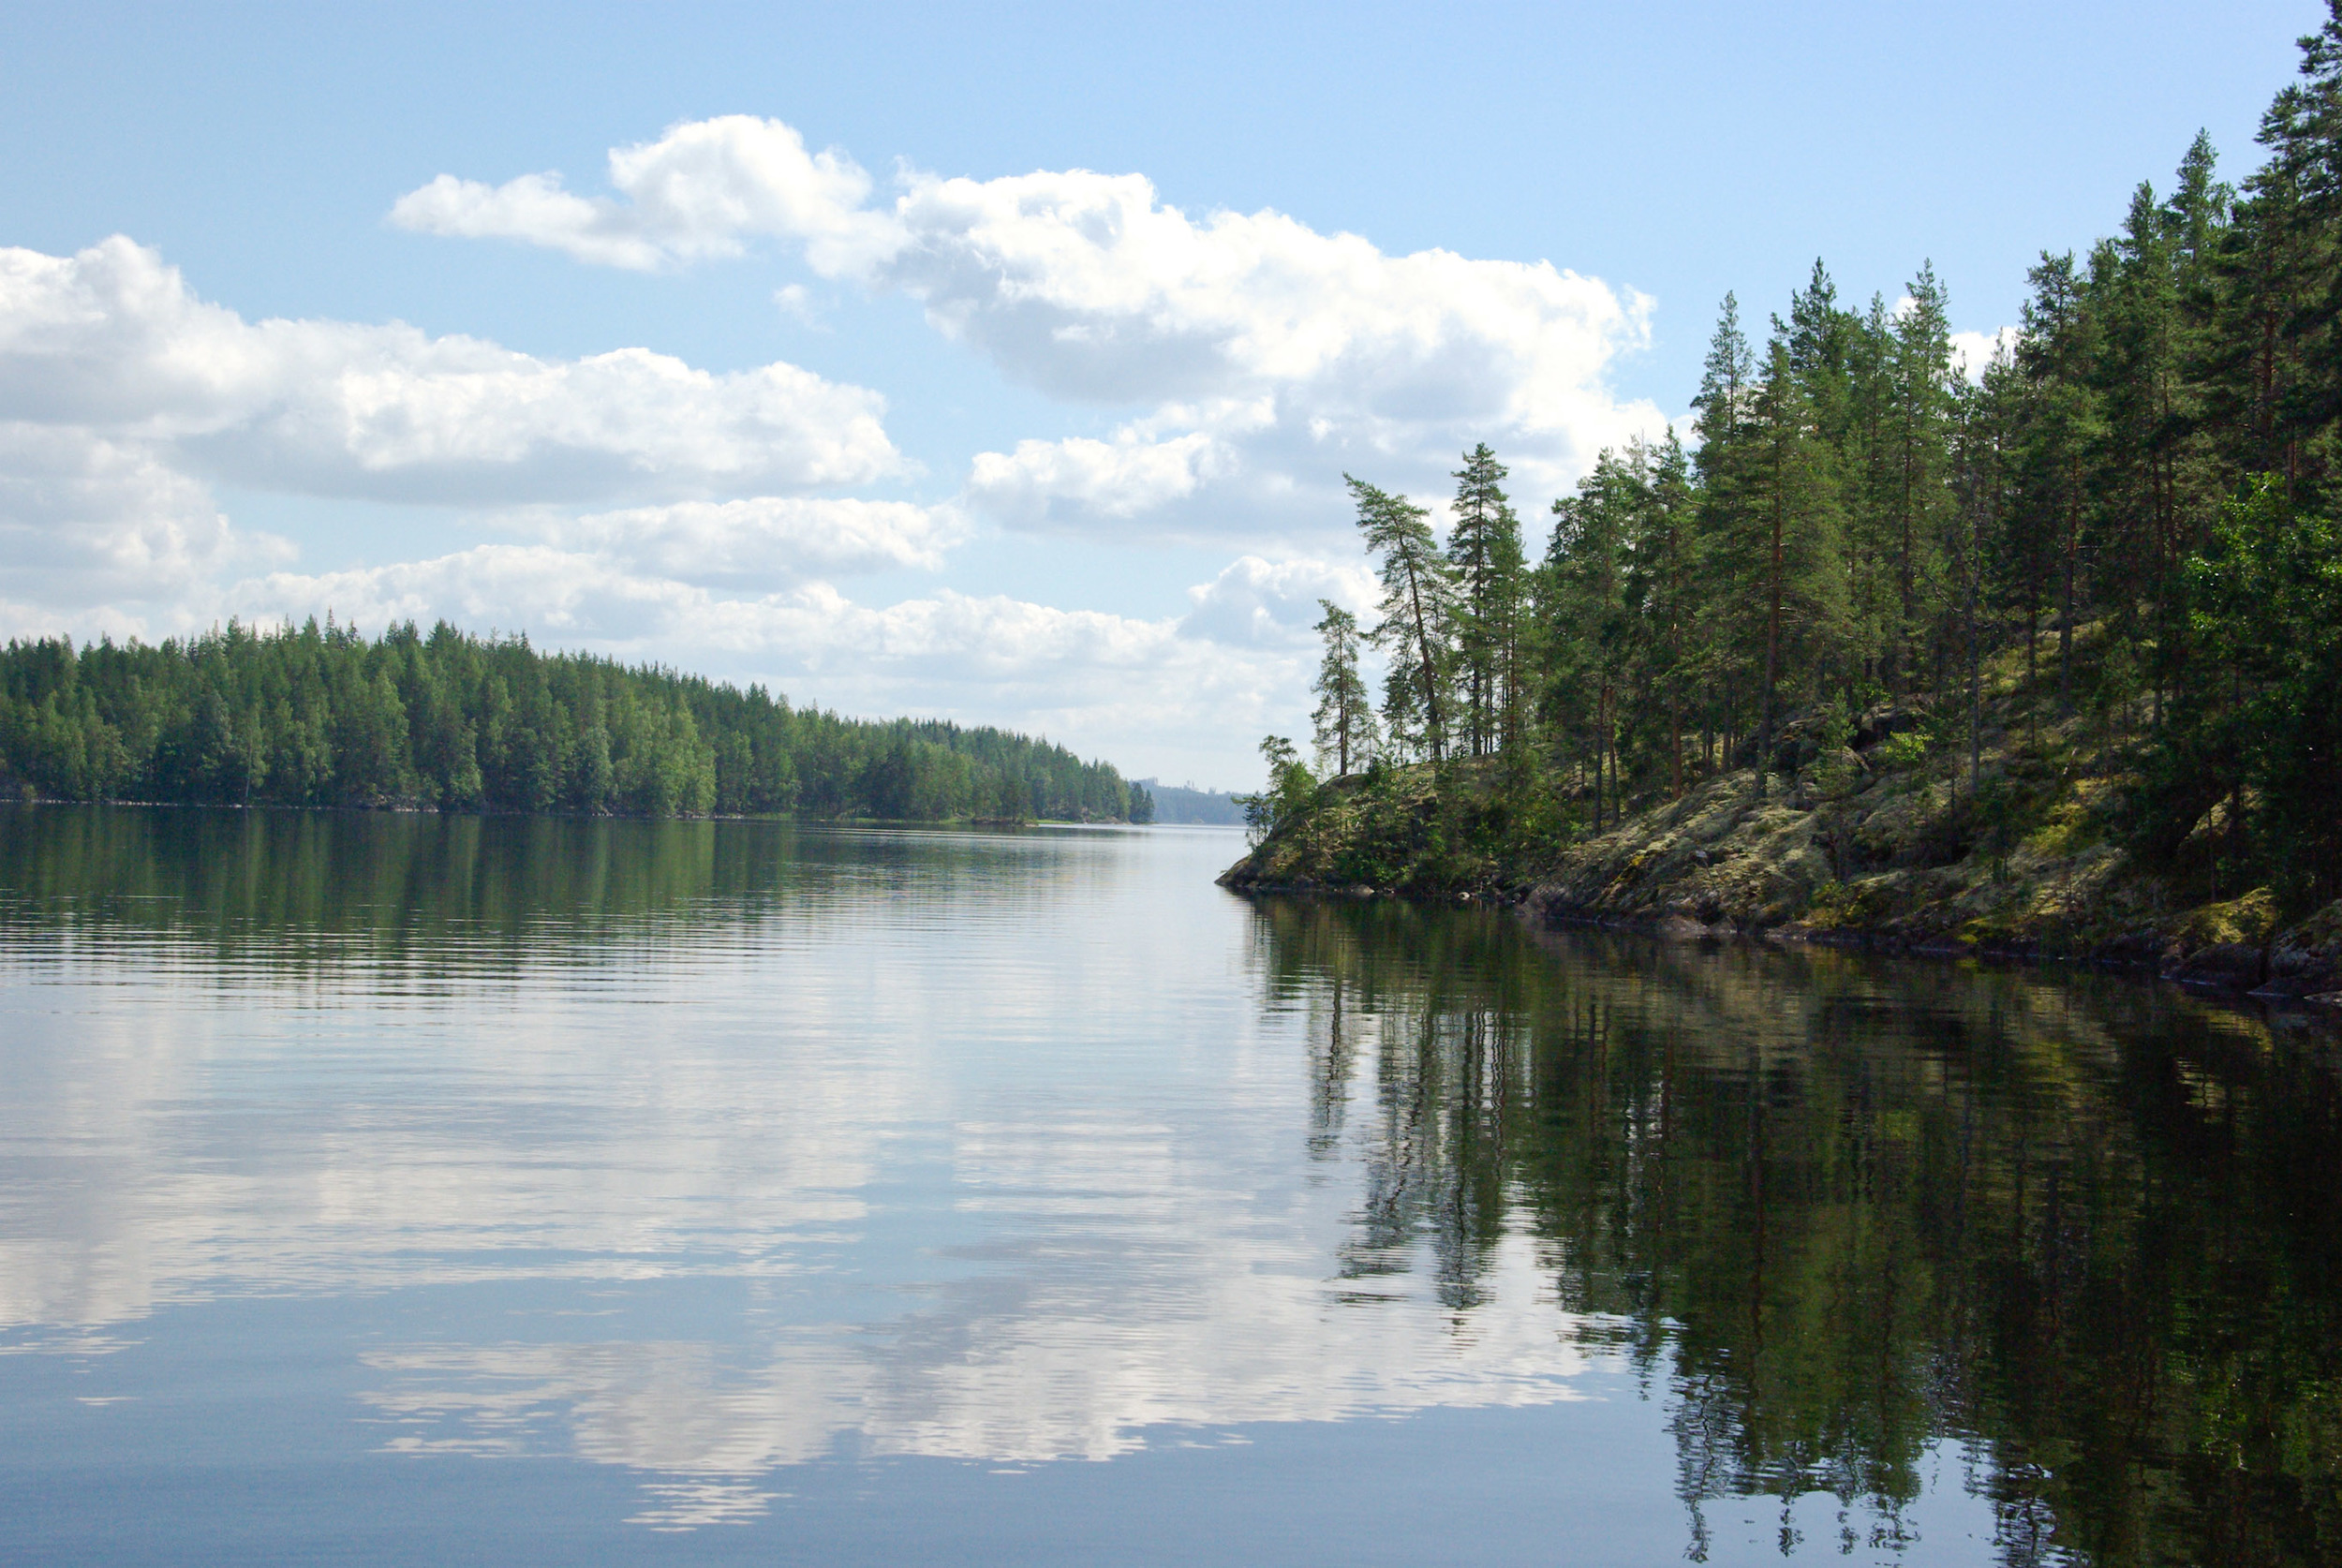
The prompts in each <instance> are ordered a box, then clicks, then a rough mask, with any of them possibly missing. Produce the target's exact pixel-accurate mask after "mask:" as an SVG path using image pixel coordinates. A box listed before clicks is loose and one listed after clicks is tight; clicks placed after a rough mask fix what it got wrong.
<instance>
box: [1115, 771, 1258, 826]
mask: <svg viewBox="0 0 2342 1568" xmlns="http://www.w3.org/2000/svg"><path fill="white" fill-rule="evenodd" d="M1137 783H1138V784H1139V786H1140V787H1141V788H1143V789H1144V790H1145V791H1147V792H1148V793H1149V794H1150V795H1152V796H1154V799H1155V821H1158V822H1175V823H1184V824H1187V825H1190V826H1202V827H1242V826H1243V825H1244V807H1243V806H1240V805H1238V803H1237V798H1236V796H1235V795H1233V794H1224V793H1223V792H1221V791H1218V790H1193V789H1189V788H1188V787H1186V786H1185V785H1180V784H1164V783H1161V782H1159V781H1157V780H1155V779H1152V778H1142V779H1139V780H1137Z"/></svg>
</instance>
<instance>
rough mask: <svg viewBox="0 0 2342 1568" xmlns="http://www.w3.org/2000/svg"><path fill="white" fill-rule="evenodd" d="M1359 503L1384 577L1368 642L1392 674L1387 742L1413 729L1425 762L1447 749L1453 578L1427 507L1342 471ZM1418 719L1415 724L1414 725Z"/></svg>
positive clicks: (1368, 542) (1364, 527)
mask: <svg viewBox="0 0 2342 1568" xmlns="http://www.w3.org/2000/svg"><path fill="white" fill-rule="evenodd" d="M1342 478H1343V480H1344V481H1347V482H1348V484H1349V486H1350V495H1351V497H1352V498H1353V499H1354V500H1356V503H1357V508H1358V528H1359V530H1360V532H1362V533H1364V534H1365V536H1366V547H1367V550H1368V552H1369V553H1370V554H1371V555H1372V556H1373V557H1374V562H1375V567H1376V570H1377V571H1378V572H1379V573H1380V575H1381V577H1382V580H1383V602H1382V606H1381V608H1382V619H1381V621H1380V622H1379V623H1377V624H1376V626H1375V628H1374V631H1373V634H1372V635H1373V639H1374V642H1375V643H1377V644H1378V645H1379V646H1381V647H1384V648H1386V649H1387V650H1389V653H1390V658H1391V668H1392V675H1393V678H1392V680H1391V682H1390V683H1389V685H1390V691H1389V695H1388V698H1387V700H1386V704H1385V710H1386V712H1385V717H1386V721H1387V731H1388V733H1389V734H1390V737H1391V739H1392V740H1393V741H1394V742H1397V741H1401V739H1403V738H1407V737H1410V736H1411V735H1414V734H1419V735H1420V736H1421V741H1422V747H1421V748H1422V749H1423V750H1424V751H1425V752H1427V753H1428V754H1429V755H1430V759H1431V761H1433V762H1439V761H1441V760H1443V759H1444V758H1445V755H1446V744H1447V719H1448V716H1449V704H1448V702H1447V693H1446V691H1445V686H1446V684H1447V673H1448V669H1449V666H1450V664H1451V663H1452V656H1451V653H1450V643H1451V639H1452V637H1453V628H1454V626H1455V622H1456V583H1455V578H1454V575H1453V573H1452V572H1451V570H1450V569H1449V566H1448V561H1447V557H1446V555H1444V554H1443V553H1442V552H1441V550H1440V547H1439V541H1438V540H1436V539H1434V538H1433V537H1432V535H1431V525H1430V511H1429V510H1426V509H1425V508H1422V507H1419V506H1416V505H1415V504H1414V503H1412V502H1411V501H1409V500H1408V499H1407V498H1406V497H1405V496H1390V495H1386V494H1385V493H1384V492H1382V491H1380V490H1377V489H1375V488H1374V487H1373V486H1372V485H1371V484H1369V483H1367V482H1366V481H1364V480H1359V479H1352V478H1351V477H1350V476H1349V475H1347V474H1344V475H1343V476H1342ZM1418 722H1419V724H1420V726H1421V728H1420V730H1419V731H1418V730H1417V729H1416V725H1417V723H1418Z"/></svg>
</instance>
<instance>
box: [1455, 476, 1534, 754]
mask: <svg viewBox="0 0 2342 1568" xmlns="http://www.w3.org/2000/svg"><path fill="white" fill-rule="evenodd" d="M1454 478H1455V480H1456V504H1455V510H1454V512H1453V514H1452V515H1453V519H1454V522H1453V525H1452V526H1451V527H1450V529H1449V530H1448V538H1447V558H1448V563H1449V566H1450V568H1451V570H1452V571H1453V574H1454V576H1455V580H1456V583H1457V586H1458V589H1459V604H1458V614H1457V617H1456V662H1457V665H1458V676H1459V679H1460V684H1461V686H1462V692H1461V695H1462V698H1463V703H1464V712H1463V726H1464V737H1463V739H1464V743H1465V744H1466V745H1467V746H1468V747H1470V749H1471V752H1472V754H1473V755H1474V756H1475V757H1476V756H1486V755H1487V754H1488V753H1489V752H1490V751H1493V750H1496V749H1498V748H1499V747H1503V746H1504V745H1505V744H1507V742H1508V741H1509V740H1511V739H1512V738H1514V736H1515V734H1516V732H1517V730H1518V723H1517V717H1516V716H1517V714H1518V709H1519V701H1518V694H1517V693H1516V692H1515V691H1514V690H1513V684H1514V681H1515V679H1516V677H1517V673H1518V671H1517V665H1518V662H1519V643H1520V628H1519V621H1520V614H1521V597H1522V591H1523V583H1522V558H1521V549H1520V520H1519V518H1518V517H1516V516H1514V514H1513V509H1512V503H1511V502H1510V501H1509V500H1508V499H1507V498H1506V497H1505V492H1504V489H1503V484H1504V481H1505V466H1504V465H1503V464H1501V463H1499V462H1497V461H1496V454H1495V453H1494V452H1492V451H1490V450H1489V448H1488V446H1487V444H1486V443H1482V444H1481V445H1479V446H1476V447H1475V448H1474V449H1473V450H1472V451H1468V452H1466V453H1465V454H1464V466H1462V467H1461V468H1460V469H1459V470H1457V472H1456V474H1455V475H1454Z"/></svg>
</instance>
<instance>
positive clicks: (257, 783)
mask: <svg viewBox="0 0 2342 1568" xmlns="http://www.w3.org/2000/svg"><path fill="white" fill-rule="evenodd" d="M0 780H6V781H8V782H10V783H11V784H13V785H14V786H16V787H17V788H22V787H24V786H29V787H30V788H31V789H32V790H33V791H35V792H37V793H38V794H42V795H47V796H49V797H51V798H53V799H65V800H154V801H175V802H188V803H214V804H236V805H254V804H266V805H280V806H422V807H436V808H437V809H440V810H451V811H466V810H494V811H565V812H573V813H579V814H583V815H589V816H590V815H601V814H611V815H623V816H640V817H673V816H696V815H704V814H706V813H709V812H721V813H726V814H742V813H752V812H778V811H796V812H800V813H804V814H808V815H814V816H823V817H841V816H844V817H853V816H867V817H884V818H895V819H907V820H920V821H932V820H940V819H942V818H948V817H969V816H976V817H1002V818H1015V819H1025V818H1034V817H1055V818H1069V819H1070V818H1079V819H1085V820H1107V821H1121V820H1125V819H1128V820H1131V821H1144V820H1146V817H1147V816H1149V815H1151V810H1152V803H1151V802H1150V801H1148V800H1146V798H1145V792H1144V791H1136V792H1135V793H1134V791H1132V789H1131V787H1130V786H1129V785H1127V784H1125V783H1124V782H1123V780H1122V779H1121V777H1119V775H1118V774H1117V773H1116V772H1115V771H1114V769H1112V768H1111V767H1108V766H1106V765H1105V764H1104V763H1103V762H1081V761H1080V760H1079V759H1078V758H1076V757H1075V756H1074V755H1073V754H1072V753H1071V752H1069V751H1067V750H1065V749H1064V748H1063V747H1055V746H1050V745H1048V744H1047V743H1046V742H1041V741H1033V740H1029V739H1027V738H1026V737H1024V736H1022V735H1012V734H1007V733H1004V732H1001V731H998V730H962V729H960V728H959V727H958V726H956V725H954V724H946V723H941V722H933V721H928V722H918V721H912V720H909V719H897V720H896V721H894V722H892V723H868V722H863V721H859V720H853V719H846V718H840V717H837V715H836V714H829V713H822V712H819V711H816V710H813V709H793V708H792V707H791V706H790V705H789V703H788V702H787V701H786V700H785V699H783V698H779V697H777V696H774V695H772V694H770V693H768V692H766V691H765V690H764V689H763V688H761V687H754V686H752V687H749V688H748V689H747V690H745V691H743V690H741V689H739V688H734V687H730V686H719V685H716V684H714V683H712V682H709V681H706V680H702V679H699V678H697V677H694V676H688V675H682V674H678V673H674V672H673V671H669V670H664V669H660V668H656V667H650V668H637V669H625V668H622V667H620V666H618V665H616V664H615V663H612V662H610V661H609V660H606V659H598V658H588V657H586V656H583V655H574V654H554V655H545V654H540V653H538V652H537V651H536V650H535V649H533V648H532V647H530V646H529V644H528V642H527V640H526V638H518V637H515V638H508V639H502V640H493V639H491V640H483V639H480V638H476V637H471V636H467V635H466V634H464V633H462V632H459V631H457V630H456V629H453V628H452V627H450V626H447V625H445V624H444V623H442V624H441V625H439V626H437V627H435V628H433V629H432V630H431V632H430V633H429V634H428V635H427V636H426V635H423V634H422V633H420V632H419V631H418V630H417V629H416V628H415V627H413V626H412V625H407V626H398V627H393V628H392V629H390V630H388V631H386V632H385V633H383V635H382V636H381V637H380V638H379V639H377V640H374V641H368V640H367V639H365V638H363V637H361V636H360V635H359V634H358V633H357V632H356V631H354V630H352V629H348V628H347V627H336V626H334V625H332V624H331V623H329V624H327V625H326V626H325V627H323V628H319V626H318V624H317V623H316V622H315V621H311V622H309V623H308V624H307V625H305V626H303V627H300V628H293V627H286V628H284V629H280V630H276V631H265V632H263V631H255V630H252V629H247V628H244V627H240V626H237V625H235V624H233V623H230V626H229V627H228V629H226V630H224V631H216V632H213V633H211V634H209V635H206V636H203V637H197V638H191V639H188V640H186V641H185V642H167V643H162V644H160V645H158V646H151V647H150V646H147V645H144V644H141V643H128V644H126V645H123V644H116V643H111V642H108V641H100V642H97V643H91V644H88V645H85V646H82V647H81V648H78V649H77V648H76V647H75V646H74V645H73V644H72V643H70V642H68V641H67V640H65V639H63V638H52V639H41V640H36V641H31V642H23V641H19V642H12V643H9V644H8V645H7V648H6V650H5V651H0Z"/></svg>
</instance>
